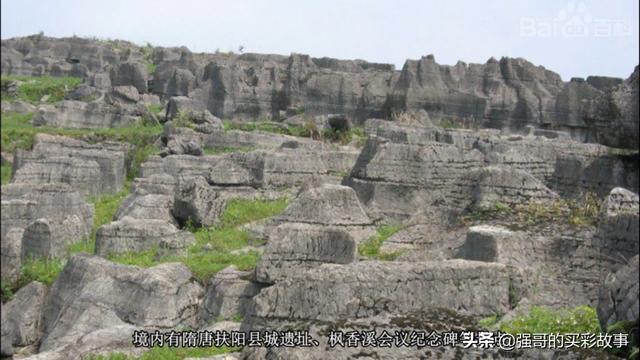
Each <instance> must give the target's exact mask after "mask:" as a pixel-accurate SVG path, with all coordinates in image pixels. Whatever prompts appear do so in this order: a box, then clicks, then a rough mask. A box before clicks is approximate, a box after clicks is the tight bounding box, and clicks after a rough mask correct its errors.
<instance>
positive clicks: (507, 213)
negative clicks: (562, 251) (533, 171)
mask: <svg viewBox="0 0 640 360" xmlns="http://www.w3.org/2000/svg"><path fill="white" fill-rule="evenodd" d="M599 211H600V200H599V199H598V198H597V196H596V195H595V194H593V193H586V194H584V195H583V196H582V197H580V198H578V199H569V200H567V199H557V200H555V201H551V202H547V203H541V202H536V201H530V202H528V203H525V204H521V205H515V206H509V205H506V204H503V203H495V204H493V205H492V206H488V207H485V208H481V209H476V210H474V211H472V212H470V213H467V214H465V215H464V216H462V217H461V223H462V224H466V223H470V222H474V221H486V220H504V221H505V225H506V226H507V227H509V228H511V229H512V230H522V229H527V228H531V227H535V226H544V225H548V224H550V223H561V224H569V225H572V226H582V225H593V226H595V225H597V223H598V218H599V217H598V213H599Z"/></svg>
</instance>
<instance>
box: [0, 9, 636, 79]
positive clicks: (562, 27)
mask: <svg viewBox="0 0 640 360" xmlns="http://www.w3.org/2000/svg"><path fill="white" fill-rule="evenodd" d="M1 6H2V39H7V38H10V37H15V36H24V35H29V34H34V33H37V32H39V31H43V32H44V33H45V35H48V36H56V37H60V36H72V35H74V34H75V35H78V36H96V37H99V38H118V39H125V40H130V41H133V42H136V43H140V44H143V43H145V42H150V43H152V44H154V45H162V46H180V45H185V46H187V47H189V48H190V49H191V50H192V51H195V52H201V51H206V52H213V51H215V50H216V49H220V50H223V51H227V50H237V48H238V46H240V45H243V46H244V47H245V52H259V53H278V54H285V55H287V54H289V53H291V52H297V53H305V54H310V55H312V56H329V57H335V58H341V59H365V60H368V61H375V62H388V63H393V64H396V67H398V68H401V67H402V64H403V63H404V60H405V59H407V58H410V59H417V58H420V56H423V55H427V54H434V55H435V58H436V61H437V62H439V63H441V64H455V63H456V61H458V60H463V61H465V62H480V63H484V62H485V61H486V60H487V59H488V58H489V57H491V56H494V57H496V58H499V57H501V56H511V57H524V58H526V59H528V60H530V61H532V62H533V63H534V64H537V65H543V66H545V67H546V68H548V69H550V70H553V71H556V72H558V73H560V75H561V76H562V78H563V79H564V80H568V79H569V78H571V77H573V76H579V77H586V76H587V75H608V76H618V77H624V78H626V77H628V76H629V74H630V73H631V72H632V71H633V68H634V67H635V66H636V65H637V64H638V41H639V39H638V0H601V1H589V0H585V1H566V2H565V1H558V0H531V1H524V0H522V1H513V0H475V1H474V0H467V1H462V0H460V1H455V0H442V1H439V0H438V1H436V0H433V1H426V0H423V1H419V0H414V1H408V0H386V1H382V0H381V1H378V0H369V1H365V0H362V1H356V0H352V1H349V0H343V1H339V0H323V1H311V0H306V1H305V0H289V1H286V0H263V1H257V0H228V1H214V0H211V1H205V0H200V1H198V0H179V1H176V0H153V1H151V0H148V1H141V0H139V1H136V0H101V1H93V0H56V1H52V0H2V1H1Z"/></svg>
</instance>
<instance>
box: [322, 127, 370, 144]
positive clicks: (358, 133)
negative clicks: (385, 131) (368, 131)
mask: <svg viewBox="0 0 640 360" xmlns="http://www.w3.org/2000/svg"><path fill="white" fill-rule="evenodd" d="M322 137H323V138H324V139H326V140H329V141H331V142H337V143H340V144H342V145H346V144H348V143H350V142H351V141H352V140H354V139H355V140H356V145H358V146H364V142H365V141H366V139H367V136H366V135H365V133H364V129H363V128H362V127H356V126H354V127H352V128H351V129H349V130H347V131H340V130H335V129H326V130H325V131H324V132H323V134H322Z"/></svg>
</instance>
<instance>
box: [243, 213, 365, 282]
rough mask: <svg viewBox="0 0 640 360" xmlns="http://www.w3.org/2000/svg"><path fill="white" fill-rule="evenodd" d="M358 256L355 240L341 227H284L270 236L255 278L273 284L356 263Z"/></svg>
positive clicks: (299, 224) (294, 225) (303, 225)
mask: <svg viewBox="0 0 640 360" xmlns="http://www.w3.org/2000/svg"><path fill="white" fill-rule="evenodd" d="M356 252H357V247H356V242H355V240H354V239H353V237H352V236H351V235H350V234H349V233H348V232H346V231H345V230H344V229H342V228H340V227H335V226H328V225H325V226H322V227H318V226H314V225H308V224H304V223H284V224H282V225H280V226H278V227H276V228H275V229H274V230H273V231H272V232H271V233H270V234H269V242H268V243H267V246H266V248H265V251H264V253H263V254H262V257H261V258H260V262H259V263H258V265H257V266H256V270H255V277H256V280H257V281H259V282H264V283H274V282H277V281H279V280H282V279H286V278H287V277H288V276H290V275H291V274H292V273H295V272H297V271H301V270H305V269H310V268H313V267H317V266H319V265H321V264H323V263H333V264H349V263H351V262H353V261H355V259H356Z"/></svg>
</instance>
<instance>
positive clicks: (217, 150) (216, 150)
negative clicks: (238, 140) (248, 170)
mask: <svg viewBox="0 0 640 360" xmlns="http://www.w3.org/2000/svg"><path fill="white" fill-rule="evenodd" d="M254 149H255V148H253V147H241V148H233V147H224V146H221V147H212V148H211V147H205V148H203V149H202V152H203V153H204V154H205V155H221V154H228V153H232V152H249V151H253V150H254Z"/></svg>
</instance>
